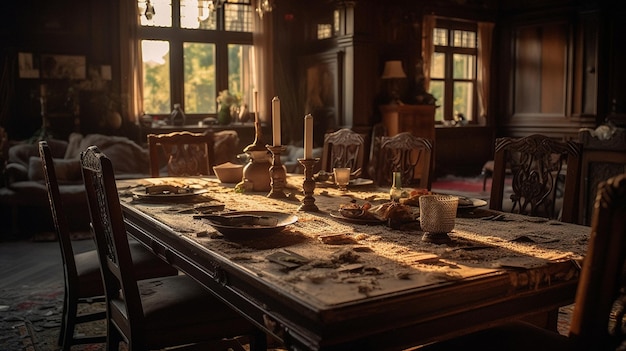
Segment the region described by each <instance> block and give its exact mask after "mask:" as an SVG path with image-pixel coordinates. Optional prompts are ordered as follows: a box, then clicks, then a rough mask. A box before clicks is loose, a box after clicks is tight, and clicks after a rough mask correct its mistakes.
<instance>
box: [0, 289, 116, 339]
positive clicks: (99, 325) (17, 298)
mask: <svg viewBox="0 0 626 351" xmlns="http://www.w3.org/2000/svg"><path fill="white" fill-rule="evenodd" d="M62 308H63V287H61V286H52V287H50V286H35V287H33V286H23V287H20V288H15V289H4V290H1V291H0V350H7V351H9V350H10V351H22V350H23V351H56V350H59V349H60V347H59V346H58V345H57V340H58V337H59V328H60V326H61V313H62ZM103 308H104V304H101V303H98V304H93V305H88V304H84V305H80V306H79V309H80V312H86V311H91V310H95V309H103ZM76 332H77V334H85V335H104V334H105V333H106V325H105V324H104V322H103V321H98V322H92V323H85V324H84V325H82V326H79V327H78V328H77V330H76ZM72 350H73V351H102V350H104V345H103V344H93V345H77V346H74V347H72Z"/></svg>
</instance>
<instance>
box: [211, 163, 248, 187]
mask: <svg viewBox="0 0 626 351" xmlns="http://www.w3.org/2000/svg"><path fill="white" fill-rule="evenodd" d="M213 172H215V175H216V176H217V179H219V180H220V182H222V183H239V182H240V181H241V179H242V178H243V165H238V164H235V163H231V162H226V163H222V164H221V165H217V166H213Z"/></svg>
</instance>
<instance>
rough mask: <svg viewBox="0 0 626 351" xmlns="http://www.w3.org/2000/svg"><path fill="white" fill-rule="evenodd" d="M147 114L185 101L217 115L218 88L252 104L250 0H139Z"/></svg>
mask: <svg viewBox="0 0 626 351" xmlns="http://www.w3.org/2000/svg"><path fill="white" fill-rule="evenodd" d="M137 6H138V10H139V11H138V13H139V16H140V20H139V23H140V26H139V28H138V37H139V40H140V42H141V55H142V62H143V77H142V83H143V105H144V112H145V113H147V114H152V115H165V114H169V113H170V112H171V111H172V108H173V106H174V104H180V105H181V107H182V108H183V109H184V111H185V113H186V114H187V116H188V117H189V116H194V115H195V116H196V117H197V119H198V120H200V119H202V118H204V117H208V116H215V115H216V113H217V109H218V106H217V102H216V97H217V94H218V92H219V91H223V90H229V91H230V93H231V94H232V95H234V96H236V97H238V99H239V101H241V103H242V104H246V105H248V106H253V104H252V99H253V93H252V92H253V91H254V89H255V87H254V86H253V79H252V74H251V73H252V71H253V70H252V67H251V66H252V65H253V59H252V58H253V45H252V31H253V18H254V16H253V15H254V8H253V7H252V3H251V0H226V1H210V0H137Z"/></svg>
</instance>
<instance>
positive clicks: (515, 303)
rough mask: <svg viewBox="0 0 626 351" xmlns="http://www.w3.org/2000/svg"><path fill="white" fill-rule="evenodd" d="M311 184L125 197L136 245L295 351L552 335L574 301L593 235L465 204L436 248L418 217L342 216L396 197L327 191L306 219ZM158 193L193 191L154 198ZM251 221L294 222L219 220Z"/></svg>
mask: <svg viewBox="0 0 626 351" xmlns="http://www.w3.org/2000/svg"><path fill="white" fill-rule="evenodd" d="M303 181H304V179H303V175H301V174H300V175H298V174H289V175H288V177H287V181H286V186H285V187H284V193H285V196H284V197H278V198H276V197H269V196H268V193H267V192H251V191H244V190H242V189H239V188H236V187H235V185H234V184H224V183H220V182H219V181H218V180H217V179H216V178H214V177H211V176H209V177H161V178H141V179H124V180H118V181H117V186H118V192H119V196H120V202H121V206H122V210H123V213H124V217H125V223H126V226H127V231H128V233H129V234H130V235H131V236H132V237H134V238H135V239H137V240H138V241H140V242H141V243H143V244H144V245H145V246H146V247H148V248H150V249H151V250H152V251H153V252H154V253H155V254H157V255H158V256H160V257H161V258H162V259H164V260H166V261H167V262H169V263H171V264H172V265H174V266H175V267H177V268H178V269H179V270H180V271H181V272H182V273H183V274H187V275H188V276H190V277H192V278H194V279H195V280H197V281H198V282H199V283H200V284H201V285H203V286H204V287H205V288H206V289H208V290H209V291H211V292H212V293H213V294H214V295H215V296H217V297H218V298H219V299H221V300H222V301H223V302H224V303H226V304H228V305H229V306H231V307H232V308H233V309H235V310H236V311H237V312H239V313H240V314H241V315H243V316H245V317H246V318H248V319H249V320H250V321H251V322H253V323H254V324H255V325H257V326H258V327H259V328H261V329H262V330H263V331H264V332H266V333H267V334H268V335H270V336H271V337H272V338H274V339H276V340H277V341H279V342H281V343H282V345H284V347H286V348H287V349H289V350H404V349H407V348H411V347H414V346H417V345H422V344H427V343H430V342H435V341H437V340H443V339H446V338H451V337H455V336H459V335H462V334H466V333H470V332H473V331H477V330H480V329H484V328H488V327H491V326H494V325H498V324H502V323H506V322H509V321H513V320H520V319H524V320H528V321H532V322H533V323H537V324H540V325H543V326H545V327H548V328H556V319H555V318H554V317H555V315H556V314H555V313H554V312H555V311H557V310H558V308H559V307H560V306H564V305H567V304H571V303H572V302H573V299H574V295H575V292H576V287H577V282H578V277H579V273H580V267H581V262H582V259H583V257H584V254H585V251H586V247H587V240H588V238H589V234H590V228H589V227H586V226H581V225H576V224H570V223H564V222H560V221H556V220H549V219H545V218H538V217H529V216H523V215H518V214H513V213H503V212H497V211H493V210H490V209H488V208H487V207H486V206H484V203H481V202H477V205H476V206H471V203H470V206H461V205H459V208H458V211H457V217H456V219H455V225H454V229H453V230H452V231H451V232H449V233H448V237H449V240H448V241H446V242H443V243H437V242H431V241H426V240H423V237H424V232H423V231H422V230H421V228H420V225H419V220H418V219H419V206H410V213H412V215H413V216H414V217H412V219H413V220H405V221H402V222H400V223H391V222H390V221H384V220H379V219H371V218H370V219H359V218H350V217H345V216H343V215H342V214H341V212H340V211H339V209H340V208H341V207H345V206H346V205H347V204H352V205H353V206H354V205H356V206H362V205H365V204H370V205H371V206H377V205H380V204H385V203H387V202H389V201H390V200H389V188H388V187H387V188H385V187H379V186H376V185H375V184H372V182H369V181H367V180H362V179H361V180H360V181H354V182H351V184H350V185H349V186H348V188H347V190H339V189H337V188H336V187H335V186H334V185H333V184H332V183H329V182H327V181H326V182H318V183H316V186H315V189H314V191H313V198H314V200H315V205H316V207H317V208H318V210H317V211H303V210H302V209H301V205H302V200H303V194H302V185H303ZM158 185H167V186H177V187H184V188H188V189H192V190H191V191H189V192H187V193H181V194H177V193H171V194H169V196H166V194H158V195H154V194H152V195H151V194H148V193H147V192H146V190H147V189H149V188H151V187H154V186H158ZM404 206H408V205H404ZM242 213H243V214H246V213H252V214H261V216H260V217H272V216H273V215H276V216H279V217H280V216H282V217H281V218H287V219H288V222H286V224H284V225H281V224H280V223H277V224H275V225H274V224H273V225H269V228H270V230H267V227H263V226H259V227H258V230H255V229H254V228H253V227H254V226H251V227H252V229H250V228H246V230H234V231H233V230H231V231H228V230H223V229H224V228H220V226H219V225H218V224H217V223H216V222H215V221H213V220H211V216H213V215H232V214H242ZM233 226H234V225H233ZM218 229H222V230H218ZM227 229H233V228H228V226H227Z"/></svg>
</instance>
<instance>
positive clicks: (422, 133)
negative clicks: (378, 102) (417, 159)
mask: <svg viewBox="0 0 626 351" xmlns="http://www.w3.org/2000/svg"><path fill="white" fill-rule="evenodd" d="M380 112H381V114H382V116H383V125H384V126H385V129H387V135H389V136H394V135H396V134H398V133H401V132H411V133H413V134H414V135H415V136H419V137H423V138H428V139H430V140H431V141H432V142H433V143H434V142H435V106H434V105H383V106H380Z"/></svg>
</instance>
